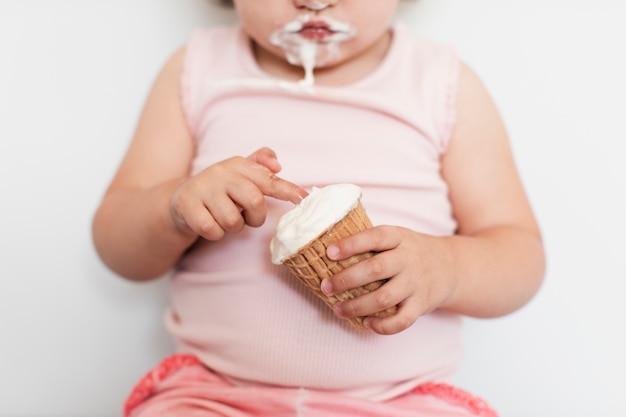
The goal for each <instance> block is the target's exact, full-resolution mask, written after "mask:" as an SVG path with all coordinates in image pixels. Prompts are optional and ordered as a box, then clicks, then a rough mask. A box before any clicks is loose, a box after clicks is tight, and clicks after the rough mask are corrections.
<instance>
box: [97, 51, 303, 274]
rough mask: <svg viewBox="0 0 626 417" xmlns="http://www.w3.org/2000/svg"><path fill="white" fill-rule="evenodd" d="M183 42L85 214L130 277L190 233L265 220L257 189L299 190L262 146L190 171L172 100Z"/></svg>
mask: <svg viewBox="0 0 626 417" xmlns="http://www.w3.org/2000/svg"><path fill="white" fill-rule="evenodd" d="M183 57H184V50H183V49H181V50H179V51H177V52H176V53H175V54H174V55H173V56H172V57H171V59H170V60H169V61H168V62H167V64H166V65H165V66H164V68H163V70H162V71H161V73H160V74H159V76H158V77H157V79H156V81H155V83H154V86H153V88H152V91H151V92H150V94H149V96H148V98H147V101H146V104H145V107H144V110H143V112H142V115H141V117H140V120H139V123H138V126H137V129H136V132H135V135H134V137H133V140H132V142H131V144H130V146H129V149H128V151H127V153H126V156H125V158H124V159H123V161H122V163H121V165H120V167H119V170H118V172H117V173H116V175H115V177H114V178H113V181H112V182H111V184H110V186H109V188H108V190H107V192H106V194H105V196H104V198H103V200H102V202H101V204H100V207H99V208H98V210H97V211H96V213H95V216H94V219H93V227H92V229H93V240H94V243H95V247H96V250H97V251H98V254H99V255H100V257H101V258H102V260H103V261H104V262H105V263H106V264H107V265H108V266H109V268H111V269H112V270H113V271H115V272H116V273H118V274H119V275H121V276H124V277H126V278H129V279H133V280H147V279H153V278H156V277H159V276H160V275H162V274H163V273H165V272H167V271H168V270H169V269H170V268H171V267H172V266H173V265H174V264H175V263H176V262H177V261H178V259H179V258H180V257H181V255H182V254H183V253H184V252H185V250H186V249H187V248H189V246H191V245H192V244H193V243H194V242H195V241H196V240H197V239H198V238H205V239H210V240H218V239H221V238H222V237H223V236H224V234H225V233H235V232H237V231H239V230H241V229H242V228H243V227H244V226H245V225H250V226H260V225H261V224H263V222H264V221H265V199H264V197H265V196H271V197H275V198H279V199H282V200H288V201H292V202H298V201H300V199H301V198H302V196H304V195H306V192H305V191H303V190H301V189H300V188H299V187H297V186H295V185H294V184H292V183H289V182H287V181H284V180H282V179H280V178H278V177H276V175H275V174H276V173H277V172H279V171H280V165H279V164H278V161H277V160H276V156H275V155H274V153H273V152H272V151H271V150H269V149H267V148H262V149H260V150H258V151H256V152H254V153H252V154H251V155H250V156H248V157H242V156H233V157H232V158H230V159H228V160H225V161H222V162H220V163H217V164H215V165H214V166H210V167H207V168H206V169H205V170H204V171H202V172H201V173H199V174H197V175H195V176H190V174H189V171H190V165H191V161H192V159H193V157H194V152H195V146H194V143H193V140H192V137H191V134H190V132H189V131H188V129H187V125H186V122H185V117H184V114H183V109H182V105H181V100H180V94H181V91H180V87H179V86H180V76H181V72H182V63H183Z"/></svg>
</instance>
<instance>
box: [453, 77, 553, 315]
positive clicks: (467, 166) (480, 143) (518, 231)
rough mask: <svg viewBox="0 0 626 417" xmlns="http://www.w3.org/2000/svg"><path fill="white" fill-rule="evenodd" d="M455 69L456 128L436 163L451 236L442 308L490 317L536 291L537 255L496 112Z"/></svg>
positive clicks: (531, 220) (531, 221) (535, 231)
mask: <svg viewBox="0 0 626 417" xmlns="http://www.w3.org/2000/svg"><path fill="white" fill-rule="evenodd" d="M462 68H463V69H462V71H461V80H460V93H459V97H458V103H457V107H458V121H457V123H456V127H455V130H454V136H453V138H452V142H451V144H450V148H449V150H448V152H447V153H446V155H445V157H444V158H443V161H442V173H443V176H444V178H445V179H446V181H447V182H448V184H449V187H450V199H451V201H452V206H453V207H454V214H455V217H456V219H457V221H458V233H457V236H455V237H452V238H451V239H449V242H448V250H449V251H450V253H451V256H452V259H454V274H453V278H454V285H453V287H452V291H451V293H450V294H449V296H448V297H447V299H446V301H445V302H444V303H443V304H442V306H441V307H442V308H444V309H447V310H450V311H453V312H457V313H462V314H466V315H470V316H475V317H496V316H501V315H504V314H507V313H511V312H513V311H515V310H517V309H518V308H520V307H522V306H523V305H525V304H526V303H527V302H528V301H529V300H530V299H531V298H532V297H533V296H534V294H535V293H536V292H537V291H538V289H539V286H540V285H541V282H542V280H543V276H544V269H545V259H544V251H543V244H542V238H541V232H540V230H539V226H538V225H537V222H536V220H535V217H534V215H533V212H532V209H531V207H530V204H529V202H528V199H527V197H526V193H525V191H524V188H523V185H522V183H521V180H520V178H519V175H518V172H517V169H516V167H515V162H514V158H513V155H512V152H511V147H510V144H509V140H508V136H507V133H506V130H505V128H504V125H503V123H502V120H501V118H500V115H499V113H498V111H497V109H496V106H495V104H494V103H493V101H492V99H491V97H490V96H489V94H488V93H487V91H486V89H485V87H484V86H483V84H482V82H481V81H480V80H479V79H478V77H477V76H476V74H475V73H474V72H473V71H472V70H471V69H469V68H468V67H466V66H463V67H462Z"/></svg>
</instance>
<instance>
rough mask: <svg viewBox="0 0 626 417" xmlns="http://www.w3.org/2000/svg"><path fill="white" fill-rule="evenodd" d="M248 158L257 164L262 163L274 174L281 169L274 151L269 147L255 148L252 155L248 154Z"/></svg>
mask: <svg viewBox="0 0 626 417" xmlns="http://www.w3.org/2000/svg"><path fill="white" fill-rule="evenodd" d="M248 159H249V160H251V161H254V162H256V163H257V164H259V165H263V166H264V167H265V168H267V169H269V170H270V171H272V172H273V173H274V174H276V173H277V172H280V170H281V166H280V164H279V163H278V159H276V153H275V152H274V151H273V150H271V149H270V148H267V147H263V148H261V149H257V150H256V151H255V152H254V153H253V154H252V155H250V156H248Z"/></svg>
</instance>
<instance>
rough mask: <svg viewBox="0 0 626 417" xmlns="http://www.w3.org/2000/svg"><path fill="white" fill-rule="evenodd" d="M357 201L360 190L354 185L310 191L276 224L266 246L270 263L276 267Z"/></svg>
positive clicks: (331, 224) (351, 208) (352, 206)
mask: <svg viewBox="0 0 626 417" xmlns="http://www.w3.org/2000/svg"><path fill="white" fill-rule="evenodd" d="M360 199H361V189H360V188H359V187H358V186H356V185H354V184H333V185H329V186H326V187H323V188H315V187H314V188H313V190H312V191H311V193H309V195H308V196H306V197H305V198H303V199H302V201H301V202H300V203H299V204H298V205H297V206H295V207H294V208H292V209H291V210H290V211H288V212H287V213H285V214H284V215H283V216H282V217H281V218H280V220H279V221H278V225H277V226H276V231H275V233H274V237H273V239H272V241H271V243H270V250H271V251H272V263H274V264H276V265H279V264H281V263H282V262H283V261H284V260H285V259H287V258H289V257H290V256H292V255H293V254H295V253H297V252H298V251H299V250H300V249H301V248H303V247H304V246H305V245H307V244H308V243H309V242H310V241H312V240H313V239H315V238H317V237H318V236H320V235H321V234H322V233H324V232H325V231H326V230H328V229H330V228H331V227H332V226H333V225H334V224H335V223H337V222H338V221H339V220H341V219H342V218H344V216H345V215H346V214H348V213H349V212H350V211H352V210H353V209H355V208H356V207H357V206H358V204H359V200H360Z"/></svg>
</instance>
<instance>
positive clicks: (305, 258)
mask: <svg viewBox="0 0 626 417" xmlns="http://www.w3.org/2000/svg"><path fill="white" fill-rule="evenodd" d="M371 227H372V223H371V221H370V219H369V217H368V216H367V213H366V212H365V209H364V208H363V206H362V204H361V203H360V202H359V203H358V205H357V206H356V208H354V209H352V210H351V211H349V212H348V214H346V215H345V217H343V218H342V219H341V220H339V221H338V222H337V223H335V224H334V225H333V226H332V227H331V228H330V229H328V230H326V231H325V232H324V233H322V234H321V235H320V236H318V237H317V238H316V239H313V240H312V241H310V242H309V243H308V244H307V245H305V246H304V247H302V248H301V249H300V250H299V251H298V252H297V253H296V254H294V255H292V256H290V257H288V258H286V259H284V260H283V261H282V263H283V264H284V265H286V266H287V267H288V268H289V269H290V270H291V272H292V273H293V274H294V275H295V276H296V277H297V278H298V279H299V280H300V281H301V282H302V283H303V284H304V285H306V286H307V287H308V288H309V289H310V290H311V291H312V292H313V293H314V294H315V295H317V296H318V297H319V298H321V299H322V300H323V301H324V302H325V303H326V304H327V305H328V306H329V307H331V308H332V306H333V304H335V303H337V302H339V301H345V300H348V299H352V298H355V297H358V296H360V295H363V294H367V293H369V292H372V291H374V290H376V289H378V288H380V286H381V285H383V284H384V283H385V282H386V281H387V280H380V281H375V282H372V283H369V284H367V285H365V286H362V287H358V288H354V289H351V290H349V291H346V292H343V293H341V294H336V295H326V294H324V293H323V292H322V290H321V288H320V285H321V282H322V280H323V279H324V278H329V277H331V276H332V275H334V274H336V273H338V272H340V271H342V270H344V269H346V268H348V267H350V266H352V265H354V264H356V263H358V262H361V261H363V260H365V259H367V258H370V257H371V256H373V255H374V252H368V253H363V254H360V255H356V256H352V257H350V258H347V259H343V260H340V261H334V260H331V259H329V258H328V257H327V256H326V249H327V248H328V246H330V245H331V244H333V243H334V242H336V241H338V240H340V239H342V238H345V237H348V236H351V235H353V234H355V233H357V232H359V231H361V230H365V229H368V228H371ZM395 312H396V307H395V306H394V307H392V308H389V309H387V310H384V311H381V312H379V313H377V314H375V316H376V317H387V316H390V315H392V314H394V313H395ZM364 318H365V317H355V318H348V319H346V320H347V321H349V322H350V324H352V325H353V326H354V327H355V328H357V329H365V328H366V327H365V326H364V325H363V319H364Z"/></svg>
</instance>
